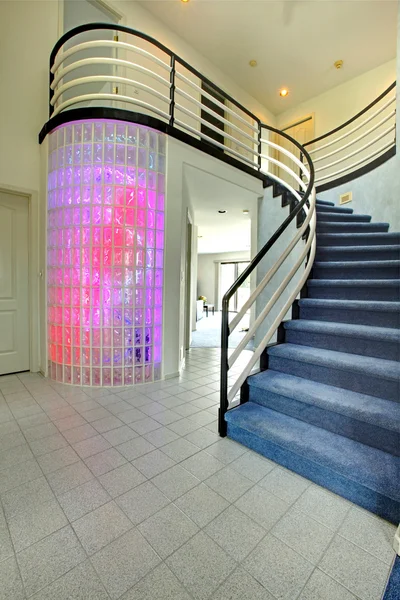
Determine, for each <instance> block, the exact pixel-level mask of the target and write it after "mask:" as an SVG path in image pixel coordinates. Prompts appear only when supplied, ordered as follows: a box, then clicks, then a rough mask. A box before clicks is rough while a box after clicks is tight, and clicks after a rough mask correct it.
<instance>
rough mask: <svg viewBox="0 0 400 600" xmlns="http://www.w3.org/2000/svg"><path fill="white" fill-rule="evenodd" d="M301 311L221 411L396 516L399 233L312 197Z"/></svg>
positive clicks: (241, 430)
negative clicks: (239, 397)
mask: <svg viewBox="0 0 400 600" xmlns="http://www.w3.org/2000/svg"><path fill="white" fill-rule="evenodd" d="M317 213H318V220H317V254H316V259H315V262H314V265H313V270H312V273H311V277H310V278H309V280H308V282H307V296H308V297H305V298H302V299H301V300H299V301H298V314H299V318H298V319H296V320H292V321H286V322H285V323H284V329H283V332H284V335H283V337H284V341H283V342H282V343H279V344H277V345H274V346H271V347H270V348H269V349H268V361H267V363H268V369H267V370H266V371H262V372H260V373H258V374H256V375H253V376H251V377H249V379H248V381H247V384H248V401H247V402H246V403H245V404H242V405H240V406H239V407H238V408H235V409H232V410H230V411H228V413H227V414H226V417H225V418H226V421H227V425H228V436H229V437H231V438H233V439H235V440H237V441H238V442H241V443H242V444H245V445H246V446H248V447H250V448H252V449H253V450H256V451H257V452H260V453H261V454H263V455H265V456H267V457H269V458H271V459H273V460H275V461H276V462H278V463H280V464H282V465H284V466H285V467H287V468H289V469H292V470H293V471H296V472H298V473H300V474H301V475H303V476H305V477H308V478H309V479H311V480H313V481H315V482H316V483H318V484H320V485H323V486H325V487H327V488H328V489H330V490H332V491H334V492H336V493H338V494H341V495H342V496H343V497H345V498H348V499H349V500H351V501H353V502H355V503H357V504H359V505H361V506H363V507H364V508H366V509H368V510H371V511H372V512H375V513H377V514H378V515H380V516H382V517H384V518H386V519H388V520H389V521H392V522H394V523H398V522H399V520H400V233H388V229H389V226H388V224H386V223H371V222H370V220H371V219H370V217H369V216H368V215H354V214H353V211H352V209H349V208H343V207H336V206H334V205H333V204H332V203H328V202H322V201H320V200H318V201H317Z"/></svg>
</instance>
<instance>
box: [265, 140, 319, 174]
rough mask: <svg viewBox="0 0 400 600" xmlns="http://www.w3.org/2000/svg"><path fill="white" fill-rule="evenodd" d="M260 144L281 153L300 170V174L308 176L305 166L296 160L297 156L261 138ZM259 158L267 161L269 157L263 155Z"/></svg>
mask: <svg viewBox="0 0 400 600" xmlns="http://www.w3.org/2000/svg"><path fill="white" fill-rule="evenodd" d="M261 143H262V144H267V146H271V148H275V150H278V151H279V152H282V154H285V155H286V156H288V157H289V158H290V159H291V160H292V161H293V162H294V163H295V164H296V165H297V166H298V167H299V169H301V170H302V172H303V173H304V174H305V175H306V177H309V176H310V172H309V171H308V169H307V167H306V166H305V164H304V163H302V162H301V160H299V159H298V158H297V156H295V155H294V154H292V153H291V152H289V150H286V148H282V146H279V144H275V142H270V141H269V140H266V139H263V138H261ZM261 158H265V159H267V160H269V157H268V156H266V155H265V154H261Z"/></svg>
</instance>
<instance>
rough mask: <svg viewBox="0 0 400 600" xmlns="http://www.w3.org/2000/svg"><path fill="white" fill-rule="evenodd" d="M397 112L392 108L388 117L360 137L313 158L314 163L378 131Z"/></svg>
mask: <svg viewBox="0 0 400 600" xmlns="http://www.w3.org/2000/svg"><path fill="white" fill-rule="evenodd" d="M395 114H396V110H392V112H391V113H389V114H388V115H387V116H386V117H384V118H383V119H381V120H380V121H379V123H376V125H374V126H373V127H371V128H370V129H368V130H367V131H365V132H364V133H362V134H361V135H359V136H358V137H356V138H354V140H351V142H348V143H347V144H345V145H344V146H341V147H340V148H337V149H336V150H333V151H332V152H329V153H328V154H324V156H320V157H319V158H314V159H313V163H314V165H315V163H317V162H320V161H321V160H324V159H326V158H329V157H330V156H334V155H335V154H337V153H338V152H343V150H345V149H346V148H349V147H350V146H353V144H356V143H357V142H359V141H360V140H362V139H363V138H365V137H367V136H368V135H370V134H371V133H372V132H373V131H376V129H378V128H379V127H381V126H382V125H383V124H384V123H386V122H387V121H389V119H391V118H392V117H393V116H395Z"/></svg>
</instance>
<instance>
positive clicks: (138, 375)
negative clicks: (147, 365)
mask: <svg viewBox="0 0 400 600" xmlns="http://www.w3.org/2000/svg"><path fill="white" fill-rule="evenodd" d="M135 383H143V367H135Z"/></svg>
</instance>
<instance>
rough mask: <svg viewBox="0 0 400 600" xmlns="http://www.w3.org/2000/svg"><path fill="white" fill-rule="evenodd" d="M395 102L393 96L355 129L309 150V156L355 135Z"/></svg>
mask: <svg viewBox="0 0 400 600" xmlns="http://www.w3.org/2000/svg"><path fill="white" fill-rule="evenodd" d="M395 100H396V97H395V96H394V97H393V98H391V99H390V100H388V101H387V102H385V104H384V105H383V106H381V107H380V108H379V109H378V110H377V111H375V112H374V113H373V114H372V115H370V116H369V117H368V118H367V119H365V121H362V122H361V123H359V124H358V125H357V126H356V127H353V129H350V131H347V132H346V133H344V134H343V135H341V136H340V137H338V138H335V139H334V140H331V141H330V142H328V143H327V144H324V145H323V146H320V147H319V148H314V150H310V154H315V152H320V151H321V150H324V149H325V148H329V146H333V145H334V144H337V142H340V141H342V140H344V139H345V138H347V137H349V135H352V134H353V133H355V132H356V131H358V130H359V129H361V127H364V125H366V124H367V123H369V122H370V121H372V120H373V119H375V117H377V116H378V115H380V114H381V113H382V112H383V111H384V110H386V109H387V108H388V107H389V106H390V105H391V104H393V102H394V101H395Z"/></svg>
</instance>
